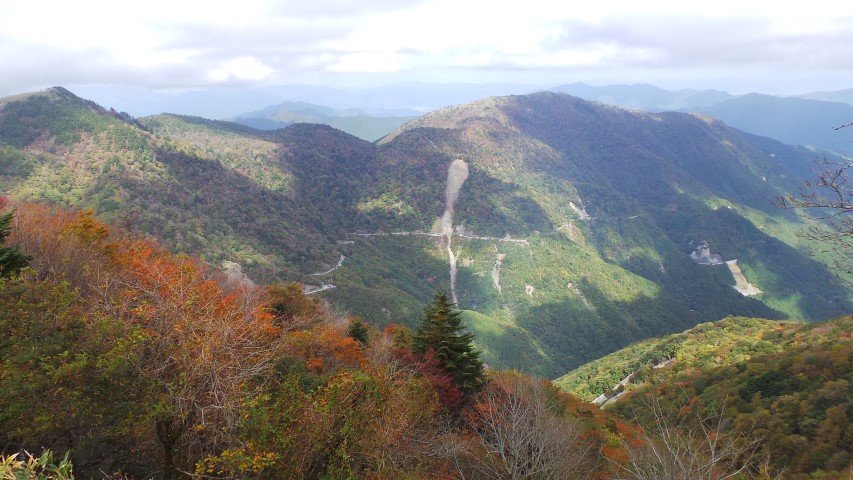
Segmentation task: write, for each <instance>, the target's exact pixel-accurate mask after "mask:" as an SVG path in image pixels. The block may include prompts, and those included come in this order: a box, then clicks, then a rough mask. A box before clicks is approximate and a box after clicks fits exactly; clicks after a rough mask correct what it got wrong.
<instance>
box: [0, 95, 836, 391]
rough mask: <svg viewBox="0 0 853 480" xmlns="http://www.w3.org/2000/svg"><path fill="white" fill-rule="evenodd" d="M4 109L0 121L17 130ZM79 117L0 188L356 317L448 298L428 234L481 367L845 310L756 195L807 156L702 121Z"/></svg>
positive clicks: (528, 116) (10, 141)
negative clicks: (296, 290)
mask: <svg viewBox="0 0 853 480" xmlns="http://www.w3.org/2000/svg"><path fill="white" fill-rule="evenodd" d="M13 110H14V109H13ZM83 111H84V110H80V112H83ZM9 112H10V110H8V109H4V110H2V111H0V121H8V122H13V121H16V119H15V118H13V115H12V114H10V113H9ZM86 115H89V116H91V115H95V116H94V117H92V118H89V116H86ZM86 115H84V117H86V118H89V119H88V120H86V121H87V122H93V121H94V119H95V118H101V119H103V120H102V123H103V125H101V126H100V127H98V129H95V130H93V132H92V133H87V132H81V131H80V129H78V128H77V127H76V126H75V125H76V124H74V123H70V124H68V125H65V126H64V129H63V130H62V131H58V132H53V133H51V135H53V136H56V137H61V138H67V139H68V140H67V141H68V142H70V143H69V145H70V149H71V151H70V153H69V151H67V150H65V149H54V150H51V148H50V147H49V146H44V145H42V144H38V143H35V144H34V143H26V142H25V141H23V140H16V139H17V137H9V136H8V135H7V136H4V137H3V138H0V141H3V142H4V143H6V144H7V145H9V146H8V147H4V149H5V150H4V152H10V153H9V154H8V156H7V157H4V159H3V162H4V163H3V165H0V166H4V165H6V166H4V169H6V170H14V169H15V168H18V167H20V168H22V170H15V172H17V173H15V174H13V175H6V176H5V177H3V182H4V183H3V185H9V186H8V187H6V188H4V192H5V193H8V194H11V195H12V196H14V197H17V198H27V199H40V200H42V201H49V202H56V203H63V204H73V205H78V206H81V207H92V208H95V209H96V210H97V211H98V212H99V214H101V215H103V216H105V217H106V218H111V219H113V221H118V222H120V223H122V222H123V223H126V224H127V225H128V226H130V227H131V228H135V229H137V230H140V231H143V232H147V233H151V234H154V235H155V236H157V237H158V238H161V239H163V240H164V241H165V242H166V243H167V244H168V245H171V246H173V247H175V248H177V250H178V251H183V252H189V253H198V254H201V255H203V256H204V258H205V259H206V260H207V261H209V262H211V263H212V264H214V265H219V264H220V263H221V262H222V261H231V262H237V263H238V264H240V265H241V266H242V267H243V269H244V270H245V272H246V273H248V274H249V275H250V276H251V277H252V278H255V279H256V280H272V279H281V280H299V281H302V282H303V283H306V284H313V285H321V284H325V285H328V286H334V287H336V288H329V289H327V290H326V291H324V292H323V295H325V296H326V297H327V298H329V299H332V300H333V301H334V302H335V303H337V304H339V305H342V306H343V307H345V308H348V309H349V310H350V311H352V312H353V313H355V314H358V315H362V316H363V317H365V318H366V319H368V320H369V321H371V322H373V323H377V324H385V323H389V322H402V323H409V324H411V322H412V321H413V320H414V319H415V318H417V316H418V314H419V311H420V310H421V309H422V306H423V304H424V302H426V301H428V300H429V298H430V297H431V295H432V293H433V292H434V291H435V290H438V289H448V288H449V286H450V281H449V277H450V274H449V270H450V266H449V262H448V251H449V250H448V245H447V242H448V239H449V241H450V242H451V245H450V248H451V249H452V250H450V251H452V252H453V256H454V257H455V258H456V259H457V262H456V268H457V282H456V291H455V293H457V294H458V298H459V306H460V308H462V309H465V310H467V311H468V312H467V313H466V321H467V322H468V323H469V325H470V326H471V328H472V329H473V330H474V331H475V332H476V333H477V338H478V346H479V347H480V348H481V349H482V350H483V358H484V359H485V360H486V361H487V362H489V363H491V364H493V365H494V366H508V367H516V368H521V369H524V370H526V371H530V372H536V373H538V374H542V375H549V376H550V375H555V374H558V373H562V372H564V371H566V370H567V369H569V368H571V367H572V366H576V365H579V364H581V363H583V362H585V361H587V360H589V359H593V358H597V357H599V356H601V355H602V354H603V353H606V352H608V351H612V350H615V349H617V348H619V347H621V346H624V345H627V344H629V343H631V342H632V341H634V340H635V339H637V338H643V337H646V336H649V335H655V334H664V333H668V332H672V331H677V330H681V329H683V328H687V327H689V326H691V325H694V324H696V323H698V322H701V321H709V320H715V319H718V318H720V317H722V316H725V315H727V314H730V313H733V314H740V315H748V316H765V317H773V318H782V317H786V316H789V315H793V316H797V317H800V318H810V319H820V318H825V317H826V316H830V315H833V314H837V313H839V312H840V311H846V309H847V308H848V307H847V305H848V303H847V302H848V294H847V293H846V292H844V291H843V290H833V289H831V288H830V287H827V286H826V285H827V282H828V281H829V278H830V275H829V274H828V273H827V272H826V270H825V269H824V268H823V267H822V266H821V265H819V264H818V263H816V262H815V261H814V260H811V259H809V258H807V257H805V256H804V255H803V254H802V253H801V252H798V251H797V250H795V249H794V248H793V247H792V246H791V245H795V246H798V244H797V240H796V239H795V238H794V237H793V235H792V232H793V231H794V230H795V228H796V225H797V222H798V221H799V220H798V219H797V217H796V216H795V215H793V214H792V213H790V212H782V211H778V210H776V209H775V208H773V207H772V206H771V205H770V204H769V200H770V199H771V198H773V197H775V196H776V195H779V194H782V193H785V192H786V191H790V190H788V188H789V187H790V188H794V185H796V184H797V183H798V182H797V180H796V176H797V175H796V174H797V172H800V171H806V170H807V169H808V165H809V162H808V157H807V156H806V155H804V154H803V153H802V152H800V151H798V150H796V149H792V148H790V147H786V146H784V145H782V144H779V143H776V142H772V141H770V140H767V139H756V138H755V137H751V136H749V135H744V134H742V133H739V132H737V131H735V130H732V129H729V128H728V127H725V126H724V125H722V124H720V123H717V122H713V121H710V120H708V119H706V118H699V117H696V116H690V115H686V114H649V113H643V112H629V111H626V110H622V109H618V108H615V107H604V106H601V105H599V104H595V103H591V102H586V101H583V100H580V99H577V98H574V97H570V96H568V95H560V94H553V93H540V94H535V95H530V96H517V97H498V98H488V99H484V100H481V101H478V102H473V103H471V104H466V105H461V106H457V107H449V108H446V109H441V110H439V111H436V112H434V113H431V114H429V115H426V116H423V117H420V118H418V119H415V120H413V121H412V122H409V123H408V124H407V125H405V126H404V127H402V128H401V129H399V130H397V131H396V132H395V133H393V134H392V135H389V136H388V137H387V138H385V139H384V140H383V141H382V142H380V144H379V145H373V144H371V143H368V142H365V141H362V140H358V139H356V138H354V137H352V136H350V135H347V134H345V133H343V132H340V131H338V130H335V129H332V128H330V127H326V126H319V125H305V124H298V125H294V126H291V127H289V128H286V129H284V130H278V131H273V132H262V131H257V130H253V129H250V128H247V127H242V126H236V125H233V124H229V123H226V122H215V121H208V120H204V119H199V118H189V117H179V116H173V115H161V116H155V117H149V118H144V119H141V120H140V125H144V126H145V130H143V129H140V128H139V126H135V124H133V123H128V121H127V120H122V119H117V118H111V117H109V115H106V116H104V115H105V114H103V113H91V115H90V114H86ZM21 118H24V117H19V118H18V120H17V121H19V120H20V119H21ZM45 121H46V120H45ZM34 125H38V122H36V123H35V124H34ZM41 132H42V133H41V134H44V133H45V131H44V130H42V131H41ZM27 138H29V137H27ZM33 138H35V137H33ZM28 141H29V140H28ZM14 142H17V143H14ZM48 143H49V142H48ZM18 144H20V145H24V144H25V146H24V147H23V148H17V147H13V146H12V145H18ZM75 149H76V150H75ZM771 153H772V154H773V155H774V156H771ZM4 155H5V154H4ZM113 157H114V158H113ZM459 158H461V159H463V160H465V162H466V163H467V165H468V170H469V175H468V178H467V180H466V181H465V183H464V184H463V185H462V187H461V190H460V193H459V198H458V201H457V202H456V204H455V213H454V217H453V218H454V220H453V225H454V227H456V228H455V229H454V233H453V234H452V235H451V236H449V237H448V236H438V235H436V234H435V233H431V232H435V230H434V229H435V226H436V225H437V222H438V219H439V218H440V217H441V216H442V212H444V211H445V210H446V208H447V205H446V204H445V196H444V194H445V185H446V182H447V172H448V167H449V165H450V164H451V162H453V161H454V160H456V159H459ZM45 162H47V163H45ZM48 164H49V165H48ZM22 165H24V166H23V167H22ZM26 165H28V167H26ZM13 167H14V168H13ZM24 167H26V168H24ZM724 171H725V172H726V174H725V175H723V174H722V172H724ZM54 178H59V179H60V180H62V181H61V182H59V185H60V186H61V187H59V188H57V187H51V186H50V184H51V182H53V181H54V180H50V179H54ZM764 178H766V180H765V179H764ZM759 227H760V228H759ZM762 229H764V230H766V231H767V232H768V233H764V232H762ZM769 233H772V234H773V235H776V236H779V237H780V238H783V239H784V240H785V242H788V244H786V243H784V242H782V241H780V240H778V239H777V238H775V237H773V236H771V235H770V234H769ZM701 240H706V241H708V242H709V244H710V246H711V248H712V249H713V250H714V251H715V253H716V252H719V253H720V254H722V256H723V257H724V259H725V260H729V259H734V258H737V259H738V260H739V263H740V265H741V267H742V270H743V272H744V274H745V275H746V277H747V278H748V280H749V281H750V282H752V283H755V284H757V285H758V287H759V288H761V290H763V291H764V292H765V293H764V294H762V296H761V297H759V298H758V299H756V298H747V297H743V296H741V295H740V294H739V293H738V292H736V291H735V290H734V288H732V285H733V284H734V280H733V279H732V278H730V275H728V274H726V273H725V272H723V271H720V270H714V269H709V268H704V267H700V266H697V265H696V264H695V263H694V262H693V261H692V260H690V258H689V253H690V252H691V251H692V247H691V242H698V241H701ZM798 248H799V246H798ZM342 255H343V257H344V261H343V263H342V264H341V265H340V267H339V268H334V267H335V266H336V264H338V263H339V261H340V259H341V256H342ZM318 272H326V273H324V274H319V273H318ZM314 273H318V274H317V275H313V274H314Z"/></svg>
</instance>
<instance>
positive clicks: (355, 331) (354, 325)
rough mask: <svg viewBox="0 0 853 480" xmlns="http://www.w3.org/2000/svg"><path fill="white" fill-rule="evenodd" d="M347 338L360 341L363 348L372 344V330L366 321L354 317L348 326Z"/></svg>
mask: <svg viewBox="0 0 853 480" xmlns="http://www.w3.org/2000/svg"><path fill="white" fill-rule="evenodd" d="M347 336H348V337H350V338H353V339H355V340H357V341H358V343H360V344H361V345H362V346H363V347H365V346H367V345H368V344H369V343H370V330H368V327H367V324H366V323H364V320H362V319H360V318H358V317H353V318H351V319H350V321H349V323H348V324H347Z"/></svg>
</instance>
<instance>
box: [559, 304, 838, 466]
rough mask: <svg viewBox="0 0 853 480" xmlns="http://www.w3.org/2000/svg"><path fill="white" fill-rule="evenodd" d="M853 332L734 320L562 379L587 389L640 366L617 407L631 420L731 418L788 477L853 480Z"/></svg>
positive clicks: (833, 324)
mask: <svg viewBox="0 0 853 480" xmlns="http://www.w3.org/2000/svg"><path fill="white" fill-rule="evenodd" d="M851 331H853V318H851V317H849V316H846V317H841V318H838V319H835V320H832V321H827V322H821V323H818V324H800V323H788V322H785V323H777V324H775V325H774V323H773V322H768V321H766V320H756V319H743V318H732V319H726V320H723V321H720V322H714V323H711V324H703V325H700V326H698V327H696V328H693V329H690V330H688V331H686V332H684V333H682V334H680V335H673V336H671V337H669V338H666V339H657V340H653V341H646V342H642V343H640V344H638V345H635V346H632V347H630V348H628V349H625V350H622V351H619V352H616V353H614V354H612V355H609V356H608V357H605V358H603V359H601V360H598V361H596V362H593V363H590V364H588V365H585V366H583V367H581V368H579V369H578V370H576V371H575V372H572V373H571V374H570V375H568V376H566V377H564V378H563V379H561V380H559V381H558V382H559V383H561V384H562V385H563V387H564V388H567V389H568V390H570V391H581V392H584V393H586V392H587V391H589V390H586V389H587V388H588V387H589V386H591V385H593V384H595V383H596V382H597V381H598V380H603V379H605V378H608V377H609V378H610V379H612V378H614V375H613V374H614V373H616V372H617V371H620V370H621V372H622V373H624V372H625V371H627V370H633V372H634V374H633V375H632V377H631V380H630V381H629V382H628V387H630V388H628V389H629V390H631V391H630V393H628V394H627V395H625V396H624V397H622V398H620V399H619V400H618V401H614V402H611V403H609V404H608V405H609V410H611V411H614V412H616V413H619V414H620V415H622V416H623V417H624V418H626V419H630V420H637V421H639V422H640V423H641V424H646V425H648V424H650V422H651V423H658V424H659V423H660V422H661V421H665V422H669V424H672V425H674V424H677V423H679V421H680V419H683V418H685V416H686V415H687V412H690V413H695V414H696V415H698V416H700V417H702V418H711V417H709V416H717V417H718V416H720V415H721V416H722V419H723V421H724V424H725V425H727V426H728V427H726V428H727V429H732V430H734V431H736V432H743V433H748V434H749V435H751V436H752V437H753V438H760V439H761V442H762V444H763V445H764V446H765V447H766V448H767V450H768V451H769V454H770V457H769V463H770V464H771V465H775V466H777V467H784V469H785V474H784V476H783V478H789V479H809V478H833V479H835V478H837V479H841V478H848V477H849V472H850V465H851V461H853V457H851V454H853V451H851V445H853V442H851V439H853V423H851V422H850V418H851V414H850V412H851V408H853V396H851V395H850V392H851V390H850V385H851V383H853V363H851V358H853V341H851V337H850V332H851ZM660 360H663V362H661V363H656V362H658V361H660ZM625 367H627V369H626V368H625ZM622 373H619V374H617V375H616V376H618V375H621V374H622ZM617 381H618V380H617ZM650 406H655V410H656V411H655V412H652V411H651V410H650V409H649V407H650ZM656 417H657V418H656Z"/></svg>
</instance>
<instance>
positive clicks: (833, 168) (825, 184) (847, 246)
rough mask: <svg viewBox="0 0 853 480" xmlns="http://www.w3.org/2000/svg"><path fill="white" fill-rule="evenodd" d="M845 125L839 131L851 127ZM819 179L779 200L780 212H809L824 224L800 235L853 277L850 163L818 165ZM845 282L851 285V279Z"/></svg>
mask: <svg viewBox="0 0 853 480" xmlns="http://www.w3.org/2000/svg"><path fill="white" fill-rule="evenodd" d="M851 125H853V123H848V124H845V125H842V126H840V127H838V128H836V130H838V129H841V128H845V127H849V126H851ZM818 165H819V168H818V169H817V171H816V172H815V174H816V176H817V178H816V179H814V180H811V181H808V182H806V183H805V184H804V185H803V186H802V187H801V189H800V193H799V194H798V195H796V194H789V195H785V196H783V197H779V198H777V199H776V202H775V203H776V205H777V206H779V207H781V208H798V209H807V210H809V211H811V212H815V213H814V217H815V218H817V219H818V220H820V221H821V225H818V226H813V227H809V228H807V229H806V230H804V231H803V232H802V233H801V234H802V236H803V237H805V238H807V239H810V240H817V241H819V242H821V243H823V244H824V245H826V248H825V249H824V250H823V251H821V253H827V254H830V255H832V256H833V266H834V268H835V269H836V271H837V272H838V273H840V274H843V275H850V274H853V217H851V216H850V213H852V212H853V185H851V184H850V183H849V182H848V171H849V169H850V168H851V167H853V161H851V160H829V159H827V158H826V157H824V158H823V159H822V160H819V161H818ZM845 281H847V282H850V280H849V278H846V279H845Z"/></svg>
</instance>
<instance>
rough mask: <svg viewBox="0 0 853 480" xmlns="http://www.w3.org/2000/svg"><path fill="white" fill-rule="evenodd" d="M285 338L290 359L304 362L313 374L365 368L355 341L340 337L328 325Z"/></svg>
mask: <svg viewBox="0 0 853 480" xmlns="http://www.w3.org/2000/svg"><path fill="white" fill-rule="evenodd" d="M286 336H287V339H288V342H289V343H290V353H291V355H293V356H294V357H296V358H299V359H301V360H302V361H304V362H305V363H306V366H307V367H308V369H309V370H311V371H312V372H314V373H318V374H320V373H328V372H333V371H336V370H339V369H342V368H363V367H365V366H366V364H367V359H366V358H365V356H364V352H363V351H362V349H361V345H360V344H359V343H358V341H357V340H355V339H353V338H350V337H346V336H344V335H342V334H341V333H339V332H338V331H337V330H335V329H334V328H332V327H331V326H329V325H324V324H321V325H316V326H314V327H311V328H309V329H306V330H298V331H295V332H291V333H289V334H287V335H286Z"/></svg>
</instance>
